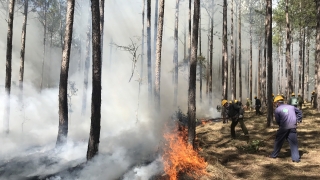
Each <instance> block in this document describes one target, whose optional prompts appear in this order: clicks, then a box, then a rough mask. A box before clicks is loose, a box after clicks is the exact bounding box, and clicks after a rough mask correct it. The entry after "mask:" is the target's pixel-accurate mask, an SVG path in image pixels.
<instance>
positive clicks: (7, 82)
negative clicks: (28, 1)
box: [3, 0, 15, 134]
mask: <svg viewBox="0 0 320 180" xmlns="http://www.w3.org/2000/svg"><path fill="white" fill-rule="evenodd" d="M14 4H15V0H10V4H9V18H8V32H7V51H6V80H5V91H6V92H5V93H6V99H5V113H4V123H3V124H4V132H5V133H6V134H9V121H10V93H11V71H12V34H13V18H14Z"/></svg>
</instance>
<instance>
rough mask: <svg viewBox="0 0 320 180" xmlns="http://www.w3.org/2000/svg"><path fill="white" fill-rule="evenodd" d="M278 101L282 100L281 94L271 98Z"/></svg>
mask: <svg viewBox="0 0 320 180" xmlns="http://www.w3.org/2000/svg"><path fill="white" fill-rule="evenodd" d="M278 101H283V97H282V96H276V97H275V98H274V100H273V102H278Z"/></svg>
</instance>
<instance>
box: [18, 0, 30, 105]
mask: <svg viewBox="0 0 320 180" xmlns="http://www.w3.org/2000/svg"><path fill="white" fill-rule="evenodd" d="M28 1H29V0H25V1H24V12H23V24H22V33H21V51H20V70H19V89H20V96H19V99H20V103H21V104H23V102H22V97H23V77H24V60H25V49H26V33H27V20H28Z"/></svg>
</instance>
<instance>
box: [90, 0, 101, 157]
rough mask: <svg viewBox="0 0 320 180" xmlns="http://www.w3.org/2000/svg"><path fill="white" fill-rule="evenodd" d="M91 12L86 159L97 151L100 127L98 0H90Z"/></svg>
mask: <svg viewBox="0 0 320 180" xmlns="http://www.w3.org/2000/svg"><path fill="white" fill-rule="evenodd" d="M91 12H92V95H91V127H90V136H89V143H88V151H87V160H91V159H92V158H93V157H94V156H95V155H96V154H97V153H98V151H99V142H100V128H101V35H100V32H101V31H100V26H99V23H100V13H99V0H91Z"/></svg>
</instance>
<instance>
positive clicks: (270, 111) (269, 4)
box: [266, 0, 273, 127]
mask: <svg viewBox="0 0 320 180" xmlns="http://www.w3.org/2000/svg"><path fill="white" fill-rule="evenodd" d="M266 8H267V24H266V28H267V29H266V30H267V40H268V43H267V45H268V48H267V49H268V60H267V65H268V77H267V78H268V79H267V83H268V86H267V97H268V98H267V99H268V100H267V106H268V108H267V126H268V127H270V126H272V124H273V123H272V122H273V101H272V100H273V98H272V71H273V67H272V0H267V4H266Z"/></svg>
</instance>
